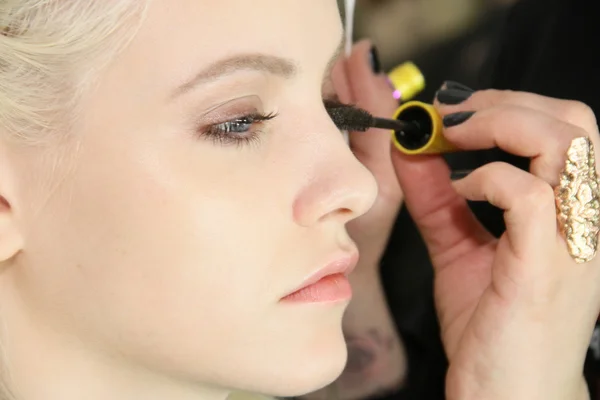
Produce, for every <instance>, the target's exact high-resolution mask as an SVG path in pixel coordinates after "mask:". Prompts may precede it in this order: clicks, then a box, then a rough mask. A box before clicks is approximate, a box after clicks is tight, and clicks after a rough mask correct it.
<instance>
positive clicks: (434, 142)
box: [325, 101, 459, 155]
mask: <svg viewBox="0 0 600 400" xmlns="http://www.w3.org/2000/svg"><path fill="white" fill-rule="evenodd" d="M325 108H326V109H327V112H328V113H329V116H330V117H331V119H332V120H333V122H334V123H335V124H336V126H337V127H338V128H339V129H341V130H347V131H361V132H364V131H366V130H368V129H370V128H380V129H389V130H391V131H392V132H393V134H392V141H393V143H394V146H395V147H396V149H398V150H399V151H400V152H402V153H404V154H407V155H417V154H441V153H450V152H455V151H458V150H459V149H458V148H456V147H455V146H454V145H453V144H452V143H450V142H448V141H447V140H446V138H445V137H444V135H443V132H442V130H443V124H442V119H441V117H440V115H439V114H438V112H437V110H436V109H435V108H434V107H433V106H432V105H431V104H426V103H422V102H420V101H408V102H406V103H404V104H402V105H401V106H400V107H399V108H398V109H397V110H396V113H395V114H394V118H393V119H387V118H378V117H374V116H372V115H371V114H370V113H369V112H368V111H366V110H363V109H360V108H357V107H354V106H351V105H346V104H339V103H329V102H326V103H325Z"/></svg>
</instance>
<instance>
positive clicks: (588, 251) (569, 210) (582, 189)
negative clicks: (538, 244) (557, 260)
mask: <svg viewBox="0 0 600 400" xmlns="http://www.w3.org/2000/svg"><path fill="white" fill-rule="evenodd" d="M554 194H555V197H556V213H557V218H558V226H559V229H560V231H561V234H562V235H563V236H564V238H565V240H566V241H567V247H568V250H569V254H570V255H571V257H572V258H573V259H574V260H575V262H577V263H585V262H589V261H591V260H592V259H593V258H594V257H595V256H596V253H597V251H598V233H599V232H600V183H599V178H598V173H597V171H596V158H595V154H594V145H593V144H592V141H591V140H590V138H589V137H579V138H576V139H573V141H571V145H570V146H569V149H568V150H567V159H566V161H565V168H564V169H563V171H562V172H561V174H560V181H559V184H558V186H557V187H556V188H555V189H554Z"/></svg>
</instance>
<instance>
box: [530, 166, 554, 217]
mask: <svg viewBox="0 0 600 400" xmlns="http://www.w3.org/2000/svg"><path fill="white" fill-rule="evenodd" d="M531 177H533V176H532V175H531ZM522 201H523V203H524V205H526V206H527V207H528V208H530V209H531V210H532V211H535V212H546V211H548V209H550V208H551V209H552V211H553V212H554V190H553V189H552V187H551V186H550V185H549V184H548V183H546V182H545V181H543V180H541V179H531V182H530V183H529V184H528V189H527V190H526V191H525V192H524V193H523V195H522Z"/></svg>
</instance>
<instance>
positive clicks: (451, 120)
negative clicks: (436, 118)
mask: <svg viewBox="0 0 600 400" xmlns="http://www.w3.org/2000/svg"><path fill="white" fill-rule="evenodd" d="M473 114H475V111H461V112H457V113H454V114H448V115H446V116H445V117H444V126H445V127H446V128H450V127H451V126H456V125H460V124H462V123H463V122H465V121H466V120H468V119H469V118H471V117H472V116H473Z"/></svg>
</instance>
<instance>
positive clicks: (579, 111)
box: [562, 100, 597, 129]
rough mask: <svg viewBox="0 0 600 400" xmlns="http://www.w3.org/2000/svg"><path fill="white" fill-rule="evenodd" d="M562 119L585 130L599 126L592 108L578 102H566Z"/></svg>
mask: <svg viewBox="0 0 600 400" xmlns="http://www.w3.org/2000/svg"><path fill="white" fill-rule="evenodd" d="M562 119H563V120H565V121H566V122H568V123H570V124H573V125H577V126H580V127H582V128H584V129H592V128H595V127H596V126H597V121H596V115H595V114H594V111H593V110H592V108H591V107H590V106H588V105H587V104H585V103H583V102H581V101H577V100H565V107H564V108H563V111H562Z"/></svg>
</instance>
